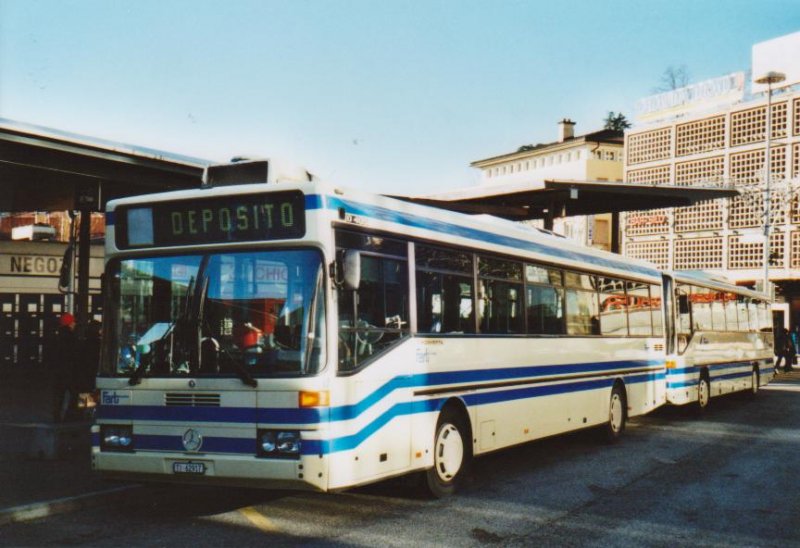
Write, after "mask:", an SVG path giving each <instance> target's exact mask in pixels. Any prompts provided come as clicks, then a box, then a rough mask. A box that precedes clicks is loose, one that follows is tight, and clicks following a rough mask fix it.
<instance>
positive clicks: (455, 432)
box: [425, 409, 472, 498]
mask: <svg viewBox="0 0 800 548" xmlns="http://www.w3.org/2000/svg"><path fill="white" fill-rule="evenodd" d="M469 439H470V438H469V429H468V428H467V426H466V423H465V421H464V418H463V416H462V415H461V414H460V413H457V412H454V411H453V410H451V409H444V410H443V411H442V413H441V415H440V416H439V421H438V423H437V424H436V434H435V436H434V439H433V468H431V469H430V470H428V471H427V472H426V473H425V480H426V481H425V484H426V487H427V491H428V493H429V494H430V495H432V496H433V497H435V498H442V497H446V496H448V495H452V494H453V493H454V492H455V491H456V489H457V488H458V486H459V484H460V483H461V480H462V479H463V478H464V475H465V474H466V469H467V466H468V465H469V461H470V458H471V456H472V450H471V444H470V443H469Z"/></svg>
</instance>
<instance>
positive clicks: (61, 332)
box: [53, 312, 78, 422]
mask: <svg viewBox="0 0 800 548" xmlns="http://www.w3.org/2000/svg"><path fill="white" fill-rule="evenodd" d="M76 354H77V339H76V336H75V316H73V315H72V314H70V313H69V312H65V313H64V314H62V315H61V317H60V318H59V326H58V333H57V336H56V353H55V356H54V364H53V365H54V367H55V384H54V388H53V418H54V420H55V421H56V422H63V421H64V420H65V419H66V418H67V417H68V416H69V415H70V414H71V410H72V409H73V407H74V405H75V402H76V401H77V397H78V391H77V383H78V380H77V378H76V377H77V375H76V368H75V360H76V357H77V355H76Z"/></svg>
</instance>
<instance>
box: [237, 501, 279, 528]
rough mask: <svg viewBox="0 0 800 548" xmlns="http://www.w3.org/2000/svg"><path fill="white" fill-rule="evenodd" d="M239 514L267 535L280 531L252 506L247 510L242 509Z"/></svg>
mask: <svg viewBox="0 0 800 548" xmlns="http://www.w3.org/2000/svg"><path fill="white" fill-rule="evenodd" d="M239 513H240V514H242V515H243V516H244V517H246V518H247V519H248V520H249V521H250V523H252V524H253V525H255V526H256V527H258V528H259V529H261V530H262V531H264V532H265V533H274V532H276V531H277V530H278V527H277V526H276V525H275V524H274V523H272V521H271V520H270V519H269V518H268V517H266V516H265V515H264V514H262V513H261V512H259V511H258V510H256V509H255V508H253V507H252V506H248V507H246V508H240V509H239Z"/></svg>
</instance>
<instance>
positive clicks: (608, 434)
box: [605, 384, 628, 443]
mask: <svg viewBox="0 0 800 548" xmlns="http://www.w3.org/2000/svg"><path fill="white" fill-rule="evenodd" d="M626 407H627V403H626V400H625V389H624V388H623V387H622V385H621V384H615V385H614V388H612V389H611V398H610V399H609V402H608V422H607V423H606V426H605V438H606V441H608V442H612V443H613V442H615V441H617V440H618V439H619V438H620V436H621V435H622V433H623V432H624V431H625V424H626V423H627V420H628V412H627V409H626Z"/></svg>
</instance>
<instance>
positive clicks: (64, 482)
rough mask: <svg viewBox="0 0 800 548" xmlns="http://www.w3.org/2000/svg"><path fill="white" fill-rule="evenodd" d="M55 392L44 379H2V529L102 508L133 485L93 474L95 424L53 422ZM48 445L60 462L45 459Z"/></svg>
mask: <svg viewBox="0 0 800 548" xmlns="http://www.w3.org/2000/svg"><path fill="white" fill-rule="evenodd" d="M50 394H51V391H50V387H49V383H48V380H47V377H46V376H45V375H36V376H32V377H30V378H25V379H20V378H14V377H3V378H0V486H2V488H0V526H2V525H4V524H6V523H10V522H14V521H24V520H26V519H33V518H36V517H42V516H44V515H48V514H53V513H59V512H68V511H73V510H78V509H82V508H86V507H87V506H91V505H96V504H101V503H102V502H103V500H105V498H106V497H108V496H115V495H118V494H119V493H120V491H121V490H129V489H130V488H131V487H133V486H132V485H131V484H124V483H120V482H110V481H104V480H101V479H99V478H98V477H96V476H95V475H94V474H93V472H92V469H91V452H90V445H91V444H90V438H89V428H90V426H91V425H90V423H89V422H73V423H65V424H61V425H57V424H53V421H52V411H51V407H52V401H51V397H50ZM56 436H57V440H58V442H57V443H56V444H55V446H54V445H53V442H54V441H55V438H54V437H56ZM48 444H49V447H51V448H52V447H55V448H56V451H55V454H54V455H53V456H54V457H55V458H43V455H44V454H45V452H44V451H43V450H42V448H43V447H46V446H48Z"/></svg>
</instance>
